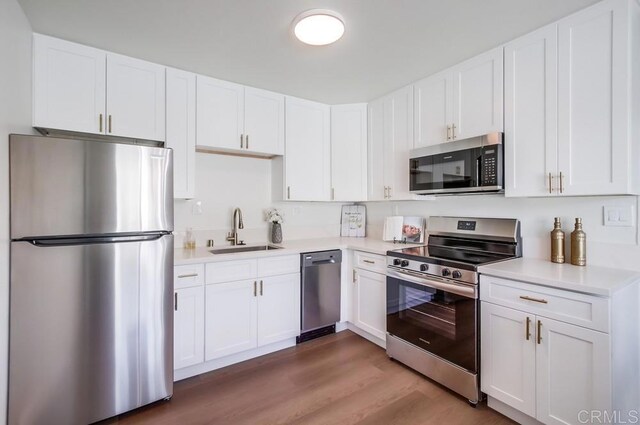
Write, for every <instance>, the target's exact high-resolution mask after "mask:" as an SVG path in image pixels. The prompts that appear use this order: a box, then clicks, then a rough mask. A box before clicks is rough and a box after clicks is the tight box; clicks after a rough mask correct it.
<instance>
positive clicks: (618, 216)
mask: <svg viewBox="0 0 640 425" xmlns="http://www.w3.org/2000/svg"><path fill="white" fill-rule="evenodd" d="M634 217H635V215H634V208H633V205H605V206H604V225H605V226H617V227H633V226H634V225H635V223H634V221H635V220H634Z"/></svg>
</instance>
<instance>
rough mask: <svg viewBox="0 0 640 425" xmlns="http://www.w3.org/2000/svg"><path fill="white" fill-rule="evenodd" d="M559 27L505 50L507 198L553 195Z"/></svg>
mask: <svg viewBox="0 0 640 425" xmlns="http://www.w3.org/2000/svg"><path fill="white" fill-rule="evenodd" d="M557 31H558V27H557V25H555V24H553V25H549V26H547V27H545V28H542V29H541V30H539V31H536V32H534V33H531V34H528V35H526V36H524V37H521V38H519V39H517V40H515V41H513V42H511V43H509V44H507V45H506V46H505V49H504V56H505V74H504V79H505V125H504V127H505V140H506V143H507V144H508V146H509V148H508V149H506V150H505V155H506V158H505V195H506V196H545V195H546V196H551V195H555V194H556V191H555V189H554V188H555V186H556V180H555V179H556V174H557V163H558V157H557V152H558V144H557V143H558V136H557V125H558V115H557V98H558V93H557V75H558V68H557V54H558V52H557V44H558V40H557V39H558V37H557Z"/></svg>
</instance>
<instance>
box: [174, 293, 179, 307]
mask: <svg viewBox="0 0 640 425" xmlns="http://www.w3.org/2000/svg"><path fill="white" fill-rule="evenodd" d="M173 309H174V311H178V293H177V292H174V293H173Z"/></svg>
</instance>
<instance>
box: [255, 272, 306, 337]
mask: <svg viewBox="0 0 640 425" xmlns="http://www.w3.org/2000/svg"><path fill="white" fill-rule="evenodd" d="M258 293H259V297H258V346H259V347H261V346H263V345H267V344H271V343H274V342H278V341H282V340H284V339H287V338H294V337H296V336H298V335H299V334H300V274H298V273H293V274H288V275H284V276H271V277H265V278H264V279H260V282H259V292H258Z"/></svg>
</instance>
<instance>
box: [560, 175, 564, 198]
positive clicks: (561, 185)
mask: <svg viewBox="0 0 640 425" xmlns="http://www.w3.org/2000/svg"><path fill="white" fill-rule="evenodd" d="M562 178H563V175H562V171H560V193H563V192H564V187H563V184H562V183H563V182H562Z"/></svg>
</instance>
